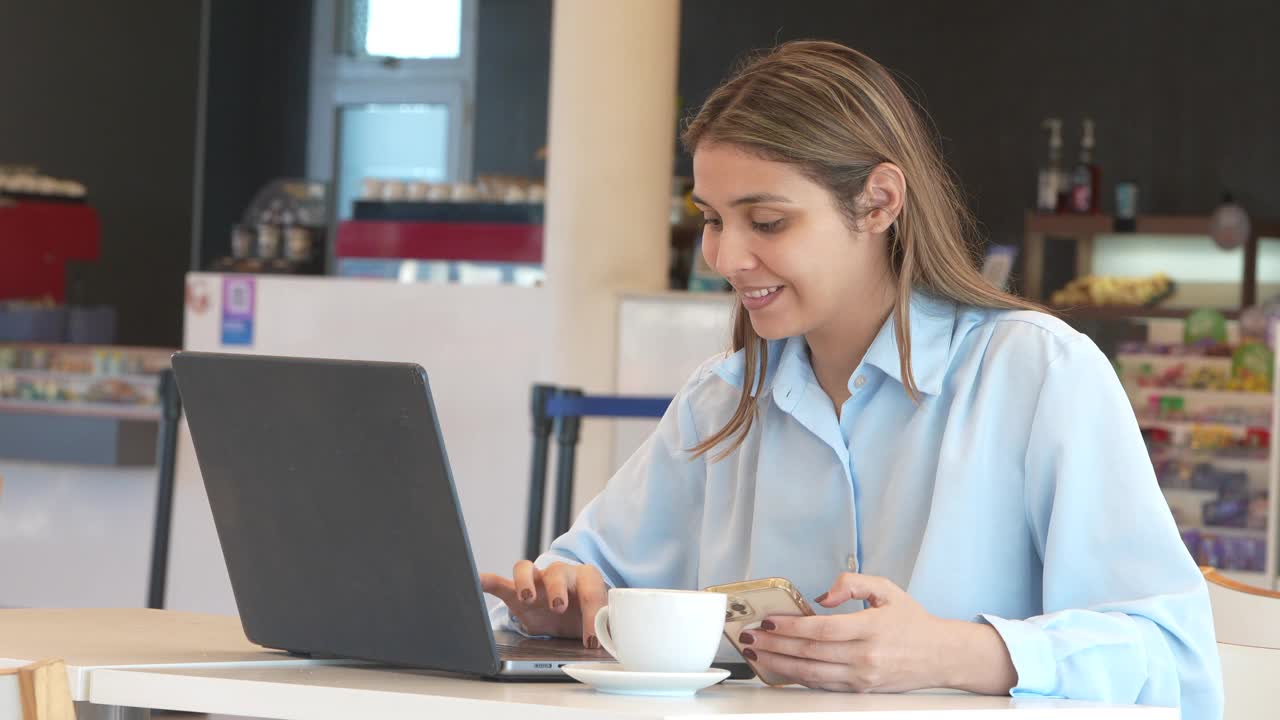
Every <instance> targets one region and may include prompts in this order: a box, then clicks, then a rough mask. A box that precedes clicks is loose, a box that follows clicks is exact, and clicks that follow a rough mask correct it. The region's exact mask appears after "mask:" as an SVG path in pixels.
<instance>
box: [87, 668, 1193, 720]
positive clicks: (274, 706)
mask: <svg viewBox="0 0 1280 720" xmlns="http://www.w3.org/2000/svg"><path fill="white" fill-rule="evenodd" d="M90 700H91V701H92V702H95V703H102V704H105V705H145V706H148V707H153V708H158V709H159V708H163V709H169V710H189V711H197V712H209V713H217V714H228V715H247V716H251V717H262V718H282V719H289V720H329V719H333V720H337V719H338V718H380V719H383V718H385V719H388V720H389V719H391V718H433V717H442V718H445V717H447V718H513V719H514V718H519V719H520V720H552V719H553V718H554V719H570V720H571V719H574V718H583V719H584V720H585V719H586V718H592V719H600V718H616V719H617V720H647V719H651V718H652V719H657V718H680V719H681V720H692V719H693V718H711V717H715V718H743V719H747V718H750V720H762V719H763V718H781V717H787V718H817V717H820V718H823V720H836V719H837V718H846V717H847V718H856V719H857V720H906V719H907V718H912V719H915V718H933V717H936V718H944V717H945V718H947V719H951V718H979V717H981V718H987V717H992V716H993V715H996V714H1000V715H1006V716H1008V717H1009V718H1010V720H1062V719H1065V718H1072V719H1076V720H1084V719H1085V718H1088V719H1089V720H1095V719H1096V720H1107V719H1109V718H1114V719H1116V720H1157V719H1159V720H1175V719H1176V718H1177V717H1178V712H1177V710H1175V709H1172V708H1154V707H1136V706H1107V705H1096V704H1091V703H1082V702H1073V701H1064V700H1040V699H1034V700H1030V699H1019V700H1015V699H1012V698H1008V697H983V696H978V695H967V694H962V693H948V692H935V693H912V694H906V695H853V694H843V693H831V692H823V691H818V690H807V689H805V688H799V687H791V688H767V687H765V686H764V685H761V684H760V683H758V682H754V681H750V682H729V683H725V684H722V685H718V686H714V687H711V688H708V689H706V690H703V691H701V692H699V693H698V694H697V696H695V697H693V698H658V697H653V698H648V697H622V696H616V695H605V694H602V693H598V692H596V691H595V690H592V689H591V688H589V687H587V686H585V685H578V684H576V683H504V682H495V681H489V680H469V679H462V678H452V677H442V676H440V675H435V674H431V673H427V672H424V671H417V670H407V669H392V668H380V667H369V666H364V667H355V666H341V665H326V666H310V667H246V666H240V667H223V668H194V667H187V668H163V669H161V668H157V669H148V670H100V671H97V672H95V673H94V676H93V683H92V688H91V693H90Z"/></svg>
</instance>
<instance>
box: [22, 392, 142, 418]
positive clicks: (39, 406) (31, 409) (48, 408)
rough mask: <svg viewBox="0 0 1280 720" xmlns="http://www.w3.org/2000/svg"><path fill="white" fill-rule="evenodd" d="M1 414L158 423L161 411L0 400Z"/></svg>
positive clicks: (102, 404)
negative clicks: (63, 416)
mask: <svg viewBox="0 0 1280 720" xmlns="http://www.w3.org/2000/svg"><path fill="white" fill-rule="evenodd" d="M0 412H10V413H32V414H37V415H69V416H74V417H93V418H107V419H111V420H143V421H147V422H158V421H159V420H160V409H159V408H158V407H156V406H152V405H125V404H123V403H121V404H115V403H88V402H57V401H49V400H14V399H9V398H0Z"/></svg>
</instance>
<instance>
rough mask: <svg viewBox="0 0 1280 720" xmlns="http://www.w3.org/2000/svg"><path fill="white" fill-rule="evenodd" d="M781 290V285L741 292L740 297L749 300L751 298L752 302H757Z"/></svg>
mask: <svg viewBox="0 0 1280 720" xmlns="http://www.w3.org/2000/svg"><path fill="white" fill-rule="evenodd" d="M781 289H782V286H781V285H775V286H773V287H767V288H760V289H759V290H743V291H742V295H743V297H749V298H752V299H753V300H758V299H760V298H763V297H768V296H770V295H772V294H773V293H776V292H778V291H779V290H781Z"/></svg>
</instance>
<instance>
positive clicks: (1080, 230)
mask: <svg viewBox="0 0 1280 720" xmlns="http://www.w3.org/2000/svg"><path fill="white" fill-rule="evenodd" d="M1122 225H1129V227H1122ZM1250 229H1251V232H1250V234H1249V237H1248V238H1246V240H1245V246H1244V262H1243V267H1242V268H1241V273H1240V280H1239V285H1240V304H1239V306H1238V308H1244V307H1248V306H1250V305H1252V304H1254V302H1256V301H1257V288H1258V239H1259V238H1261V237H1278V236H1280V220H1275V219H1270V218H1250ZM1209 230H1210V216H1208V215H1139V216H1137V217H1136V218H1134V219H1133V220H1132V221H1130V222H1129V223H1121V222H1119V221H1118V219H1116V218H1113V217H1111V216H1110V215H1103V214H1093V215H1073V214H1054V213H1042V212H1037V211H1034V210H1028V211H1027V212H1026V214H1025V215H1024V217H1023V251H1022V274H1021V276H1020V282H1021V285H1022V290H1023V293H1024V294H1025V295H1026V296H1027V297H1029V298H1031V299H1032V300H1038V301H1039V300H1044V299H1045V298H1046V297H1047V296H1048V295H1049V294H1050V291H1052V290H1053V288H1046V287H1044V282H1045V277H1044V275H1045V273H1044V269H1045V245H1046V243H1047V242H1058V241H1067V242H1071V243H1073V245H1074V249H1075V274H1074V275H1075V277H1083V276H1085V275H1088V274H1090V273H1091V272H1092V271H1093V250H1094V245H1095V243H1096V242H1098V241H1102V242H1105V241H1106V240H1105V238H1106V237H1107V236H1116V235H1133V234H1138V235H1188V236H1208V235H1209ZM1175 279H1176V278H1175ZM1238 308H1234V309H1237V310H1238ZM1228 309H1233V308H1228ZM1096 310H1097V311H1100V312H1102V313H1107V314H1108V316H1109V317H1116V318H1123V317H1185V315H1186V311H1185V310H1177V309H1167V310H1166V309H1164V308H1124V309H1116V310H1113V309H1110V308H1097V309H1096ZM1067 312H1068V313H1070V312H1072V311H1070V310H1068V311H1067ZM1083 312H1086V313H1091V312H1094V309H1087V310H1083ZM1164 312H1172V313H1177V314H1172V315H1164V314H1157V313H1164ZM1078 319H1086V318H1085V317H1083V316H1081V317H1079V318H1078Z"/></svg>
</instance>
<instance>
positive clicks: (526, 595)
mask: <svg viewBox="0 0 1280 720" xmlns="http://www.w3.org/2000/svg"><path fill="white" fill-rule="evenodd" d="M520 599H521V600H523V601H525V602H529V601H531V600H533V591H532V590H522V591H520Z"/></svg>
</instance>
